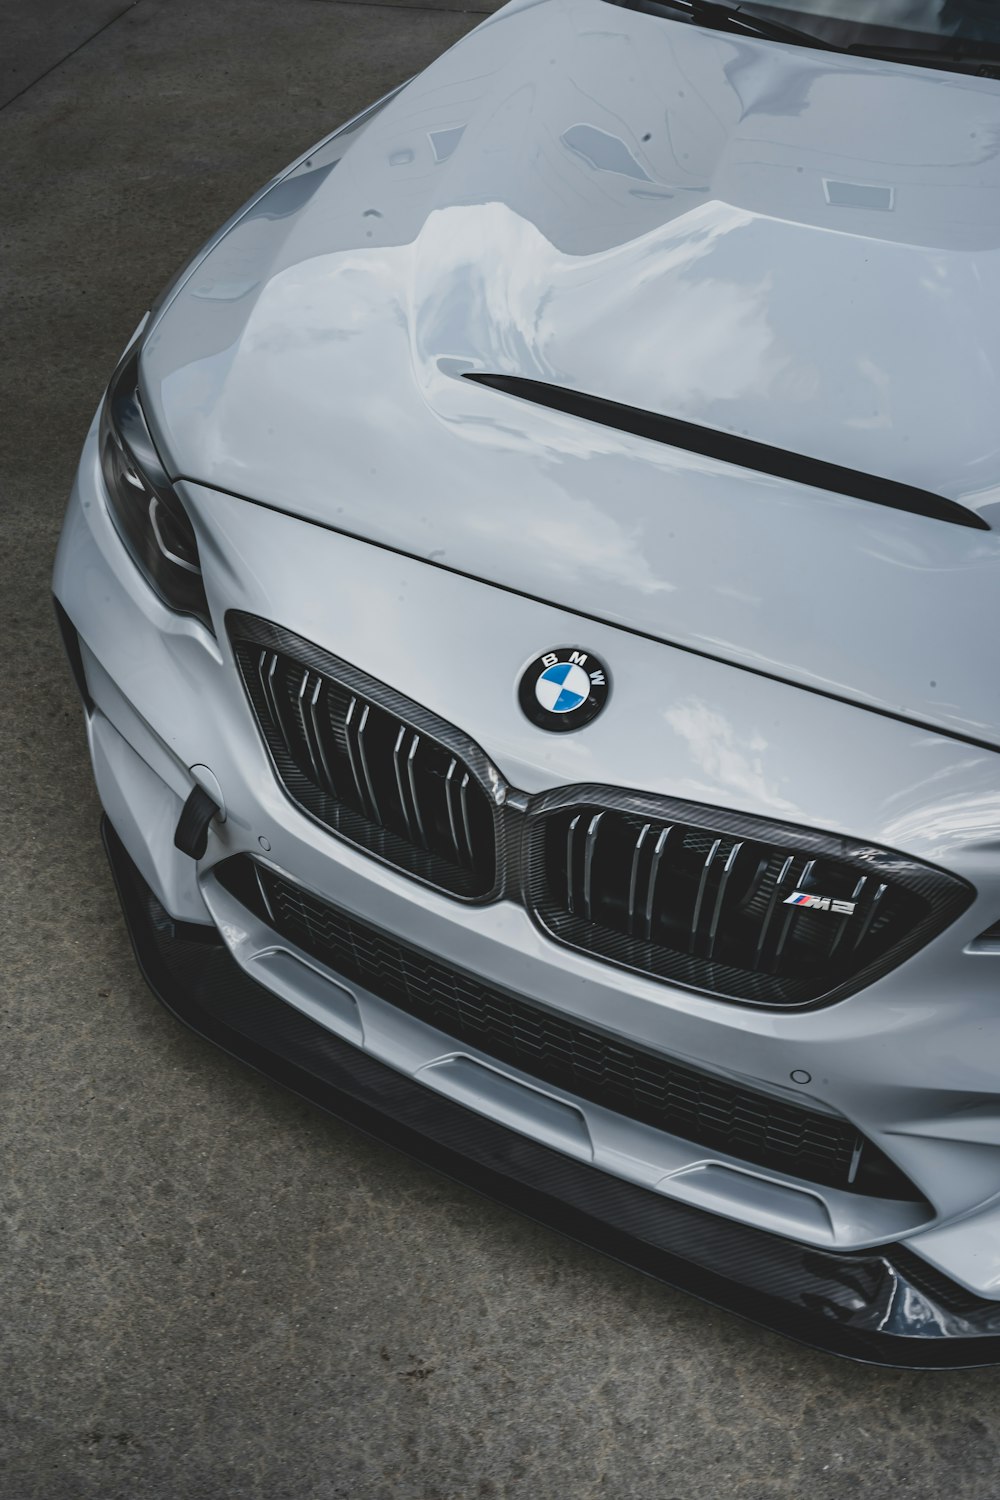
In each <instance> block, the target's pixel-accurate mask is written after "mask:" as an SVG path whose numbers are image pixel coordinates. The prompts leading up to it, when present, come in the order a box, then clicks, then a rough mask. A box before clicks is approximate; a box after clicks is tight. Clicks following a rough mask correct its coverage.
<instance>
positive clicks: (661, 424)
mask: <svg viewBox="0 0 1000 1500" xmlns="http://www.w3.org/2000/svg"><path fill="white" fill-rule="evenodd" d="M465 379H466V380H474V381H476V382H477V383H478V384H479V385H488V386H491V387H492V388H493V389H494V390H496V391H503V392H504V394H505V395H507V396H519V397H520V398H521V400H522V401H532V402H534V404H535V405H536V406H548V407H550V408H551V409H552V410H553V411H562V412H566V413H567V414H568V415H569V416H571V417H582V418H583V420H584V421H587V422H597V423H599V424H600V425H601V426H602V427H615V428H617V429H618V430H619V431H620V432H633V433H635V435H636V436H637V437H642V438H649V439H650V440H651V441H652V442H654V443H666V444H667V445H668V446H670V447H672V448H685V449H687V451H688V452H689V453H702V454H704V455H705V457H706V458H715V459H719V460H720V461H721V462H722V463H727V464H735V465H737V466H738V467H739V468H742V469H753V470H755V471H756V472H757V473H758V474H773V475H775V476H776V478H778V479H789V480H791V481H792V482H793V483H794V484H806V485H809V486H811V487H812V488H813V489H817V490H828V491H830V492H832V493H833V494H835V495H849V496H850V497H851V498H852V499H854V500H867V501H868V502H869V503H870V504H872V505H885V506H888V507H889V509H890V510H903V511H907V512H908V513H909V514H910V515H913V516H926V517H928V518H929V519H930V520H932V521H949V522H950V523H951V524H952V525H953V526H968V527H971V528H972V529H973V530H975V531H989V530H990V527H989V526H988V525H987V523H986V522H985V521H984V520H983V519H982V517H981V516H978V515H977V514H976V513H975V512H974V511H971V510H967V509H966V507H965V506H964V505H959V504H958V503H957V502H956V501H955V500H947V499H946V498H945V497H944V496H943V495H935V494H932V493H931V491H930V490H922V489H918V488H917V487H916V486H915V485H912V484H900V482H899V481H898V480H896V479H882V478H880V477H879V476H878V475H876V474H863V473H861V472H860V471H859V470H857V469H845V468H844V467H843V466H842V465H841V464H830V463H826V462H825V461H824V460H823V459H820V458H808V457H806V455H805V454H802V453H789V452H788V451H787V450H786V449H784V448H773V447H771V445H770V444H768V443H757V442H754V441H753V440H752V439H751V438H744V437H737V436H735V435H734V434H733V433H731V432H719V431H718V430H717V429H716V428H714V427H702V426H701V425H700V424H698V423H697V422H682V421H679V420H678V419H677V418H676V417H664V416H661V415H660V414H659V413H658V412H652V411H642V410H640V408H638V407H635V406H623V405H622V404H621V403H620V402H618V401H605V400H604V398H603V397H602V396H588V395H586V394H585V393H584V392H582V391H571V390H567V389H566V388H565V387H564V386H560V385H549V384H548V383H547V382H546V381H543V380H526V379H523V378H522V377H521V376H519V375H490V374H486V373H479V372H471V371H467V372H466V375H465Z"/></svg>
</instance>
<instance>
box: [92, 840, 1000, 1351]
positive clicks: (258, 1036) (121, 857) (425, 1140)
mask: <svg viewBox="0 0 1000 1500" xmlns="http://www.w3.org/2000/svg"><path fill="white" fill-rule="evenodd" d="M103 831H104V841H105V847H106V849H107V853H108V858H109V860H110V862H111V868H112V871H113V873H114V877H115V882H116V885H117V888H118V894H119V897H120V900H121V904H122V910H123V912H124V914H125V920H126V923H127V925H128V930H129V934H130V937H131V939H132V943H133V946H134V948H135V953H136V957H137V959H138V961H139V964H140V967H141V968H142V971H143V974H144V975H145V978H146V980H147V982H148V984H149V986H150V988H151V989H152V990H153V992H154V994H155V995H156V996H157V997H158V998H159V999H160V1000H161V1001H162V1002H163V1004H164V1005H165V1006H166V1007H167V1008H168V1010H170V1011H172V1012H173V1014H174V1015H175V1016H177V1018H178V1019H179V1020H181V1021H183V1022H184V1023H185V1024H186V1025H188V1026H190V1027H191V1029H192V1030H193V1031H196V1032H198V1033H199V1034H200V1035H201V1036H203V1037H205V1038H206V1039H207V1040H209V1041H211V1042H214V1043H216V1045H217V1046H220V1047H222V1048H223V1049H224V1050H225V1051H226V1052H228V1053H230V1054H231V1055H232V1056H234V1057H237V1058H239V1059H240V1061H242V1062H245V1063H248V1064H249V1065H250V1066H251V1067H254V1068H256V1069H257V1070H258V1071H259V1072H261V1073H263V1074H265V1075H266V1076H267V1077H269V1078H272V1079H274V1080H275V1081H276V1082H278V1083H281V1084H283V1085H285V1086H286V1087H287V1088H290V1089H293V1090H294V1091H295V1092H296V1093H298V1094H300V1095H302V1096H303V1097H304V1098H306V1099H308V1100H310V1101H311V1102H312V1103H314V1104H318V1105H319V1106H320V1107H321V1108H323V1109H326V1110H328V1111H329V1112H330V1113H331V1114H334V1115H336V1116H337V1117H338V1118H340V1119H342V1120H346V1121H347V1122H348V1123H350V1124H352V1125H355V1126H357V1127H359V1128H360V1129H362V1130H364V1131H365V1132H366V1133H367V1134H369V1135H371V1136H374V1137H376V1138H377V1139H378V1140H381V1141H384V1142H386V1144H388V1145H390V1146H394V1147H396V1148H397V1149H399V1150H402V1151H405V1152H406V1153H407V1154H408V1155H410V1156H414V1157H416V1158H417V1159H418V1160H420V1161H423V1162H425V1163H426V1164H427V1165H429V1166H432V1167H434V1168H436V1169H437V1170H439V1171H441V1172H444V1173H446V1174H447V1175H448V1176H449V1177H451V1178H453V1179H455V1180H456V1181H458V1182H461V1183H464V1184H465V1185H466V1186H468V1187H472V1188H475V1189H476V1190H477V1191H480V1192H483V1193H487V1194H489V1196H490V1197H492V1198H496V1199H498V1200H499V1201H501V1202H503V1203H505V1204H507V1205H508V1206H510V1207H511V1208H516V1209H517V1210H518V1211H519V1212H520V1213H523V1214H526V1215H528V1216H529V1217H530V1218H532V1219H535V1220H537V1221H538V1222H539V1223H542V1224H545V1225H547V1226H548V1227H550V1228H552V1229H557V1230H559V1231H560V1232H561V1233H563V1234H566V1235H568V1236H570V1237H571V1238H573V1239H575V1240H578V1241H580V1242H582V1243H584V1244H587V1245H591V1246H593V1247H594V1248H595V1249H598V1250H601V1251H603V1252H604V1253H605V1254H607V1255H611V1256H613V1257H614V1258H615V1259H616V1260H619V1261H621V1262H622V1263H623V1264H625V1265H628V1266H631V1267H632V1268H633V1269H634V1270H637V1271H642V1272H643V1273H644V1274H646V1275H649V1276H654V1277H656V1278H657V1279H658V1280H660V1281H663V1282H666V1283H668V1284H669V1285H670V1286H674V1287H678V1288H679V1289H681V1290H682V1291H686V1292H691V1293H692V1294H694V1295H695V1296H697V1297H700V1298H702V1299H703V1300H704V1301H706V1302H710V1303H712V1304H713V1305H715V1306H717V1307H722V1308H725V1309H726V1310H727V1311H731V1312H735V1313H739V1314H740V1315H741V1316H743V1317H745V1318H749V1319H751V1320H752V1321H753V1322H756V1323H760V1324H763V1325H764V1326H765V1327H768V1328H773V1329H775V1330H776V1331H778V1332H779V1333H783V1334H786V1335H787V1336H788V1337H790V1338H793V1339H796V1340H798V1341H799V1342H801V1343H804V1344H810V1345H812V1346H814V1347H816V1348H819V1349H823V1350H826V1351H827V1352H829V1353H832V1354H839V1355H844V1356H847V1357H850V1358H852V1359H856V1360H861V1361H864V1362H867V1363H870V1364H878V1365H894V1366H903V1367H908V1368H917V1369H958V1368H964V1367H969V1366H976V1365H986V1364H993V1363H995V1362H997V1361H1000V1304H998V1303H996V1302H990V1301H987V1300H985V1299H982V1298H976V1297H974V1296H972V1295H971V1294H969V1293H968V1292H965V1291H963V1289H962V1288H960V1287H958V1286H956V1285H955V1284H954V1283H952V1282H949V1281H948V1279H947V1278H946V1277H944V1276H941V1275H939V1274H938V1273H935V1272H933V1271H932V1270H931V1269H930V1268H929V1267H928V1266H927V1265H925V1264H924V1263H922V1262H921V1261H920V1260H919V1259H918V1258H917V1257H916V1256H914V1255H913V1254H912V1253H911V1252H909V1251H908V1250H906V1248H905V1247H903V1246H900V1245H889V1246H885V1247H883V1248H882V1249H880V1250H879V1251H877V1252H858V1253H854V1254H831V1253H829V1252H824V1251H818V1250H815V1249H812V1248H809V1247H807V1246H804V1245H801V1244H797V1243H795V1242H794V1241H792V1240H788V1239H785V1238H783V1237H781V1236H778V1235H772V1234H767V1233H766V1232H764V1231H761V1230H757V1229H751V1228H749V1227H747V1226H745V1225H742V1224H738V1223H736V1222H734V1221H731V1220H725V1219H721V1218H718V1217H717V1216H716V1215H714V1214H709V1213H705V1212H704V1211H702V1210H699V1209H697V1208H693V1207H690V1206H689V1205H687V1204H682V1203H679V1202H676V1201H673V1200H670V1199H667V1198H664V1197H663V1196H661V1195H660V1194H657V1193H653V1192H650V1191H648V1190H646V1189H643V1188H641V1187H637V1186H635V1185H633V1184H631V1183H628V1182H624V1181H622V1180H621V1179H619V1178H616V1177H612V1176H610V1175H608V1174H607V1173H605V1172H601V1171H598V1170H595V1169H594V1168H593V1167H588V1166H586V1165H584V1164H582V1163H579V1162H576V1161H573V1160H572V1159H571V1158H569V1157H567V1156H566V1155H564V1154H563V1153H561V1152H559V1151H555V1150H552V1149H551V1148H549V1147H547V1146H545V1145H542V1144H540V1143H539V1142H537V1141H534V1140H531V1139H529V1138H528V1137H526V1136H524V1135H522V1134H520V1133H517V1132H515V1131H513V1130H509V1129H507V1128H506V1127H505V1126H503V1125H501V1124H499V1123H498V1122H496V1121H494V1120H491V1119H487V1118H485V1117H484V1116H482V1115H480V1114H478V1113H473V1112H472V1111H471V1110H468V1109H465V1108H463V1107H462V1106H461V1105H460V1104H457V1103H455V1102H454V1101H453V1100H451V1099H447V1098H444V1097H443V1096H441V1095H440V1094H437V1093H435V1092H433V1091H432V1090H430V1089H428V1088H426V1087H424V1086H422V1085H421V1084H419V1083H415V1082H414V1081H413V1080H412V1079H409V1078H406V1077H404V1076H403V1075H402V1074H401V1073H398V1072H396V1071H395V1070H394V1069H392V1068H390V1067H387V1066H386V1065H385V1064H384V1063H381V1062H378V1061H377V1060H376V1059H375V1058H373V1057H370V1056H368V1055H367V1054H366V1053H364V1052H363V1051H361V1050H360V1049H359V1048H357V1047H352V1046H351V1045H350V1044H349V1043H348V1042H345V1041H343V1040H342V1039H341V1038H339V1037H337V1036H335V1035H333V1034H332V1033H331V1032H330V1031H329V1030H327V1029H326V1028H325V1027H323V1026H321V1025H320V1024H319V1023H318V1022H316V1021H314V1020H312V1019H311V1018H310V1017H309V1016H307V1015H304V1014H303V1013H302V1012H301V1011H300V1010H298V1009H296V1008H295V1007H293V1006H291V1005H288V1004H286V1003H285V1002H284V1001H282V1000H280V999H279V998H278V997H277V996H276V995H275V994H273V993H272V992H271V991H270V990H269V989H265V988H264V987H263V986H262V985H259V984H255V983H254V981H253V980H252V979H251V978H250V977H249V975H248V974H246V972H245V971H244V970H243V969H242V968H241V967H240V966H239V965H238V964H237V963H236V962H235V961H234V959H233V958H232V957H231V955H230V953H229V951H228V949H227V947H226V945H225V943H224V942H223V941H222V939H221V937H219V936H218V934H217V933H216V932H215V930H214V929H211V928H207V927H201V926H194V925H191V924H185V923H179V922H175V921H173V920H172V919H171V918H170V917H169V915H168V914H167V913H166V912H165V911H164V909H163V907H162V906H161V905H160V903H159V901H158V900H157V899H156V897H155V895H154V894H153V892H152V891H151V890H150V888H149V886H148V885H147V884H146V882H145V881H144V880H143V878H142V876H141V875H140V873H139V871H138V870H137V868H136V866H135V865H134V864H133V862H132V860H131V859H130V858H129V856H128V853H127V852H126V850H125V847H124V845H123V844H122V842H121V840H120V839H119V837H118V835H117V834H116V833H115V831H114V829H113V828H112V826H111V824H110V823H109V822H108V820H107V819H105V820H104V824H103Z"/></svg>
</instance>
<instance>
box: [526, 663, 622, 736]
mask: <svg viewBox="0 0 1000 1500" xmlns="http://www.w3.org/2000/svg"><path fill="white" fill-rule="evenodd" d="M610 691H611V682H610V680H609V678H608V669H607V667H606V666H605V665H604V663H603V662H602V661H601V660H600V659H599V658H598V657H596V656H595V655H594V653H593V652H592V651H581V650H580V648H579V646H555V647H553V649H552V650H551V651H546V652H545V653H544V655H542V656H536V657H535V660H534V661H533V662H531V663H530V665H529V666H527V667H525V669H524V671H523V673H522V674H521V681H520V683H519V685H518V690H517V696H518V701H519V702H520V704H521V707H522V709H523V710H524V712H525V713H526V714H527V716H528V718H529V719H530V720H531V722H532V724H537V725H538V727H539V729H551V730H553V731H554V732H555V733H556V734H559V733H565V732H566V731H567V730H570V729H582V728H583V726H584V724H589V723H590V721H591V719H596V718H597V715H598V714H599V713H600V711H601V709H602V708H603V707H604V705H605V703H607V701H608V693H609V692H610Z"/></svg>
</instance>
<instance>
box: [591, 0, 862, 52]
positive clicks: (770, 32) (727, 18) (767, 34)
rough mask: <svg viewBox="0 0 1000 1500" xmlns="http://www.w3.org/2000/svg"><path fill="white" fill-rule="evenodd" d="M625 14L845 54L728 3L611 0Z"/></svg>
mask: <svg viewBox="0 0 1000 1500" xmlns="http://www.w3.org/2000/svg"><path fill="white" fill-rule="evenodd" d="M610 3H611V4H612V5H621V6H623V7H624V8H625V9H626V10H643V11H648V12H649V14H650V15H654V16H667V17H674V16H678V17H682V18H683V19H685V20H687V21H690V22H692V24H693V25H695V26H706V27H709V28H710V29H712V30H713V31H729V32H734V33H736V34H737V35H742V36H754V37H761V38H763V39H764V40H765V41H769V42H792V43H794V44H795V46H797V47H816V48H819V50H820V51H822V52H843V51H844V50H845V49H844V48H843V47H836V46H834V44H833V43H832V42H827V41H824V39H823V38H822V37H819V36H816V35H815V34H814V33H813V32H810V31H800V30H799V29H798V28H797V27H795V26H786V25H785V24H784V22H782V21H771V20H765V19H764V17H763V16H758V15H755V14H754V13H753V12H752V11H747V10H744V9H743V7H742V5H727V4H726V3H725V0H610Z"/></svg>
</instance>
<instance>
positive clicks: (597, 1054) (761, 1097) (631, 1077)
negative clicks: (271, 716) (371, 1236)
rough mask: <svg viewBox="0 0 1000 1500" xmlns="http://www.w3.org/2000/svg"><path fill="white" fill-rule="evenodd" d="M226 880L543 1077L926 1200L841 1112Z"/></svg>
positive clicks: (728, 1143)
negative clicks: (720, 1072) (755, 1084)
mask: <svg viewBox="0 0 1000 1500" xmlns="http://www.w3.org/2000/svg"><path fill="white" fill-rule="evenodd" d="M215 873H216V875H217V877H218V878H219V879H220V880H221V882H222V883H223V884H224V885H225V886H226V888H227V889H228V890H230V891H231V892H232V893H233V894H234V895H236V896H237V898H238V899H239V900H241V901H243V902H244V903H245V904H247V905H248V906H250V907H251V908H253V909H254V910H256V911H257V913H258V915H259V916H260V917H261V918H262V920H263V921H265V922H266V923H267V924H268V926H270V927H271V928H273V929H274V930H276V931H277V932H278V933H279V934H281V935H282V936H283V937H285V938H286V939H288V940H289V941H290V942H292V943H294V944H295V945H296V946H297V947H299V948H301V949H304V950H305V952H307V953H309V954H312V955H313V956H314V957H315V958H318V959H319V960H320V961H321V962H322V963H324V964H326V965H327V966H328V967H329V968H330V969H332V970H333V971H334V972H335V973H336V974H338V975H340V976H342V977H343V978H344V979H347V980H353V981H356V982H357V983H358V984H360V985H362V986H363V987H364V988H365V989H367V990H370V991H371V992H372V994H375V995H378V996H380V997H381V998H382V999H383V1000H387V1001H389V1002H391V1003H392V1004H393V1005H395V1006H398V1007H399V1008H400V1009H401V1010H405V1011H406V1012H407V1013H408V1014H409V1015H412V1016H416V1017H417V1018H418V1019H419V1020H421V1021H425V1022H427V1023H428V1024H429V1025H431V1026H434V1027H437V1028H438V1029H439V1030H441V1031H443V1032H445V1033H446V1035H448V1036H449V1037H453V1038H455V1039H456V1040H457V1041H461V1042H465V1043H466V1044H468V1045H470V1046H473V1047H476V1048H477V1049H478V1050H480V1051H482V1052H484V1053H486V1054H487V1055H488V1056H490V1057H492V1058H495V1059H496V1060H498V1061H501V1062H506V1063H509V1064H511V1065H512V1066H514V1067H516V1068H518V1069H520V1070H521V1071H523V1072H525V1073H528V1074H530V1075H531V1076H532V1077H534V1078H537V1079H539V1080H541V1081H543V1082H546V1083H550V1084H554V1085H556V1086H557V1087H559V1088H564V1089H566V1090H567V1091H568V1092H570V1093H572V1094H575V1095H577V1096H579V1097H580V1098H583V1099H588V1100H591V1101H592V1102H594V1103H595V1104H600V1105H603V1106H604V1107H605V1108H606V1109H611V1110H614V1111H616V1112H617V1113H619V1114H622V1115H626V1116H628V1117H629V1118H631V1119H634V1120H640V1121H642V1122H643V1123H644V1124H647V1125H652V1126H655V1127H657V1128H658V1129H661V1130H665V1131H668V1132H669V1133H670V1134H671V1135H676V1136H680V1137H681V1138H683V1139H685V1140H688V1141H692V1142H695V1143H697V1144H698V1145H700V1146H704V1147H706V1148H707V1149H708V1150H710V1151H720V1152H724V1153H725V1154H726V1155H729V1156H735V1157H737V1158H739V1159H741V1160H744V1161H747V1162H754V1163H756V1164H758V1165H760V1166H765V1167H771V1168H774V1169H777V1170H779V1171H781V1172H784V1173H787V1174H788V1175H790V1176H794V1177H800V1178H804V1179H806V1180H807V1181H810V1182H816V1183H824V1184H826V1185H827V1186H830V1187H837V1188H843V1189H844V1190H846V1191H852V1192H861V1193H868V1194H871V1195H873V1196H879V1197H883V1198H886V1197H889V1198H892V1197H895V1198H902V1199H905V1200H916V1199H918V1198H919V1194H918V1193H917V1191H916V1189H915V1188H914V1187H913V1186H912V1184H911V1183H909V1182H908V1181H907V1180H906V1178H905V1177H903V1176H902V1174H900V1173H899V1171H898V1169H897V1168H895V1167H894V1166H893V1165H892V1163H891V1162H890V1161H889V1160H888V1158H887V1157H885V1156H884V1154H883V1153H882V1152H880V1151H879V1150H878V1148H877V1147H875V1146H874V1145H872V1143H871V1142H870V1141H868V1140H866V1139H865V1138H864V1137H862V1136H861V1135H859V1134H858V1132H857V1131H856V1130H855V1129H854V1127H853V1126H852V1125H851V1124H850V1123H849V1122H848V1121H847V1120H844V1119H842V1118H840V1117H839V1116H833V1115H825V1114H821V1113H820V1112H819V1111H817V1110H810V1109H803V1108H800V1107H799V1106H797V1105H795V1104H791V1103H787V1104H786V1103H784V1102H782V1101H780V1100H778V1099H775V1098H773V1097H771V1096H770V1095H768V1094H765V1093H760V1092H757V1091H755V1090H753V1089H751V1088H746V1087H742V1086H740V1085H738V1084H735V1083H731V1082H729V1081H728V1080H726V1079H723V1078H719V1077H716V1076H715V1075H713V1074H711V1073H703V1072H701V1071H699V1070H698V1069H696V1068H692V1067H689V1066H688V1065H687V1064H681V1063H678V1062H674V1061H673V1060H672V1059H670V1058H667V1057H664V1056H662V1055H660V1054H658V1053H654V1052H649V1051H647V1050H645V1049H643V1048H639V1047H636V1046H633V1045H631V1044H630V1043H628V1042H625V1041H621V1040H619V1039H617V1038H615V1037H612V1036H609V1035H605V1034H604V1033H602V1032H600V1031H597V1030H595V1029H592V1028H590V1027H587V1026H582V1025H580V1024H578V1023H577V1022H576V1021H573V1020H571V1019H569V1018H567V1017H565V1016H560V1015H557V1014H555V1013H554V1012H552V1011H549V1010H545V1009H542V1008H541V1007H540V1006H537V1005H535V1004H533V1003H531V1002H530V1001H528V1000H525V999H521V998H519V997H515V996H513V995H510V994H508V993H507V992H506V991H503V990H500V989H496V988H494V987H492V986H491V985H487V984H484V983H483V982H482V981H481V980H479V979H477V978H475V977H474V976H473V975H471V974H467V973H465V972H463V971H462V970H459V969H454V968H452V967H451V966H450V965H448V964H445V963H442V962H440V961H439V960H438V959H436V958H434V957H432V956H431V955H429V954H427V953H424V952H421V951H420V950H419V949H416V948H412V947H410V946H408V945H406V944H403V943H401V942H400V941H399V940H398V939H396V938H394V937H391V936H389V935H388V934H386V933H384V932H381V931H379V930H378V929H376V928H373V927H370V926H368V925H367V924H366V923H364V922H361V921H359V920H358V919H357V918H355V917H351V916H348V915H347V914H346V913H344V912H342V911H340V910H339V909H338V908H336V907H334V906H331V905H330V904H329V902H327V901H326V900H324V899H322V898H320V897H318V896H315V895H313V894H312V893H311V892H308V891H305V890H303V889H302V888H301V887H300V886H298V885H295V884H293V883H292V882H291V881H289V880H287V879H285V878H284V877H283V876H280V875H278V874H276V873H275V872H274V871H272V870H269V869H267V868H266V867H265V866H263V865H260V864H258V863H257V862H256V861H254V860H251V859H249V858H248V857H247V856H245V855H239V856H236V857H235V858H233V859H230V860H228V861H226V862H225V863H224V864H223V865H221V866H218V867H217V869H216V872H215Z"/></svg>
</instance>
